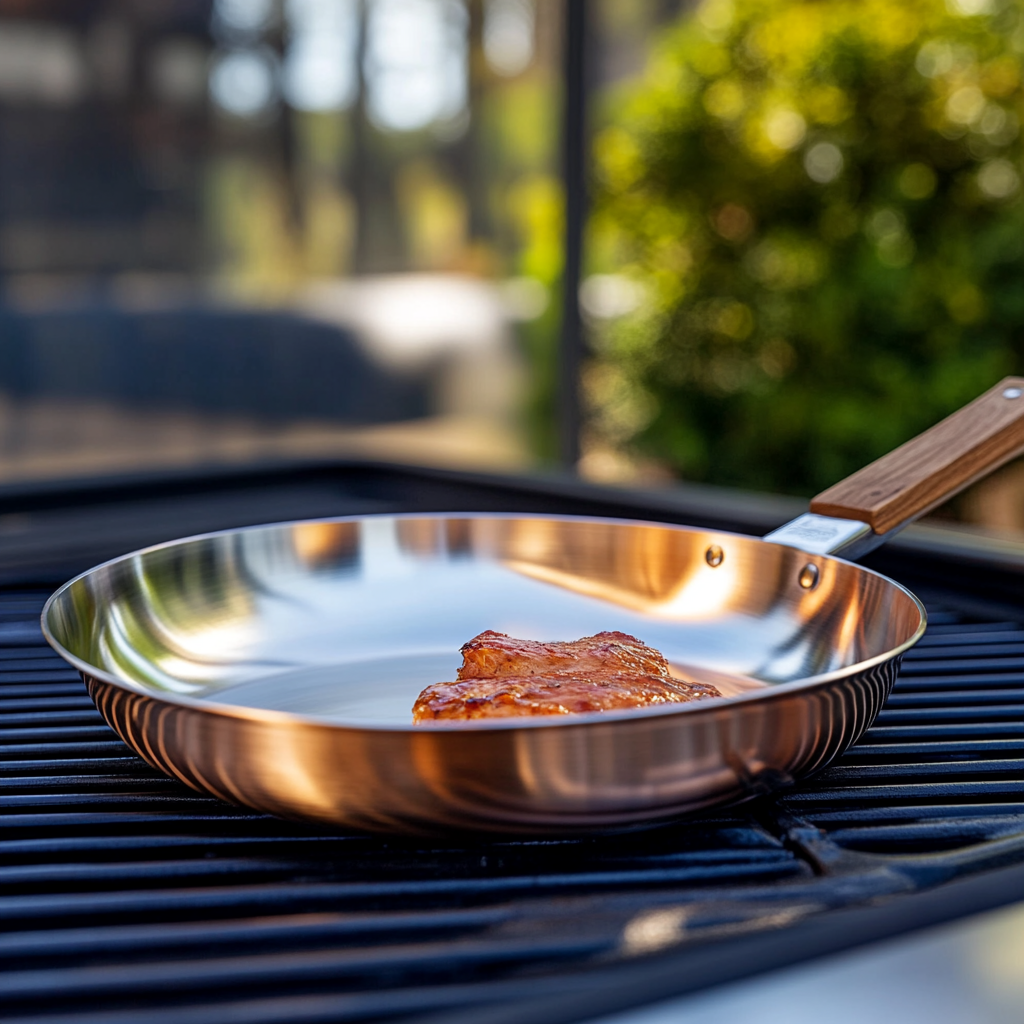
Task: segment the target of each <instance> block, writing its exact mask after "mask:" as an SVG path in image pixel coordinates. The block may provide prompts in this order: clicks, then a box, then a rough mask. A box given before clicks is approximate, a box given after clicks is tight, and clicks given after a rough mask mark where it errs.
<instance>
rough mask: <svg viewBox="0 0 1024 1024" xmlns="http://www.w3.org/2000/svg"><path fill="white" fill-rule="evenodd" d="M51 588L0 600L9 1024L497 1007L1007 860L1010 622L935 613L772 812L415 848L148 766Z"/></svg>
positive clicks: (1023, 646) (1023, 742)
mask: <svg viewBox="0 0 1024 1024" xmlns="http://www.w3.org/2000/svg"><path fill="white" fill-rule="evenodd" d="M45 596H46V595H45V594H44V593H43V592H41V591H27V590H26V591H17V590H8V591H6V592H2V593H0V742H2V744H3V758H2V762H0V792H2V793H3V803H4V814H3V816H2V817H0V838H2V846H0V913H2V915H3V918H4V924H5V933H4V934H2V935H0V964H2V965H3V973H2V974H0V1006H2V1007H3V1015H4V1017H5V1019H7V1020H9V1021H12V1022H13V1021H19V1020H23V1019H24V1020H32V1021H35V1022H36V1024H39V1022H42V1021H52V1022H55V1021H67V1022H69V1024H70V1022H74V1024H86V1022H89V1021H93V1020H95V1021H103V1022H104V1024H107V1022H118V1021H125V1022H128V1021H132V1022H141V1024H157V1022H160V1024H165V1022H166V1024H172V1022H178V1021H182V1022H184V1021H188V1022H189V1024H203V1022H206V1021H209V1022H211V1024H213V1022H217V1024H221V1022H225V1021H232V1020H239V1021H246V1022H249V1021H260V1022H267V1024H270V1022H277V1021H280V1022H289V1024H291V1022H299V1021H329V1020H330V1021H333V1020H365V1019H386V1018H397V1017H407V1016H410V1015H414V1014H422V1013H424V1012H427V1011H432V1012H454V1011H456V1010H458V1009H459V1008H460V1007H461V1008H463V1009H466V1010H467V1012H470V1013H472V1012H473V1009H472V1008H474V1007H475V1008H480V1007H482V1006H484V1005H488V1004H489V1005H491V1006H492V1007H494V1006H496V1005H497V1004H501V1005H502V1006H503V1007H504V1008H505V1010H506V1011H507V1010H508V1008H509V1006H514V1005H515V1003H516V1001H517V1000H520V999H528V998H531V999H536V998H537V997H539V996H543V995H544V993H545V992H549V993H558V994H560V995H564V994H565V993H567V992H570V993H571V992H572V991H574V990H579V991H584V990H586V989H587V988H589V987H591V986H592V985H593V979H594V977H595V976H596V975H598V974H607V972H609V971H614V970H615V969H616V968H617V966H618V965H620V964H623V963H626V962H636V960H637V958H638V957H641V956H642V955H644V954H656V953H659V952H662V953H663V952H664V951H665V950H667V949H674V950H676V951H678V950H679V949H680V948H683V949H685V948H687V947H688V944H699V943H702V942H705V941H708V940H723V941H724V940H730V939H731V938H733V937H735V936H751V935H757V934H758V933H760V932H762V931H766V930H772V931H777V930H778V929H780V928H785V927H786V926H788V925H789V924H791V923H793V922H796V921H799V920H803V919H807V918H809V917H813V916H814V915H820V914H821V913H822V912H823V911H826V910H828V909H829V908H842V907H850V906H854V905H860V904H864V903H866V902H868V901H873V900H877V899H878V898H879V897H883V896H888V895H894V894H898V893H903V892H913V891H915V890H919V889H923V888H929V887H934V886H937V885H940V884H942V883H945V882H947V881H949V880H951V879H953V878H956V877H957V876H962V875H969V874H972V873H974V872H977V871H980V870H983V869H986V868H991V867H996V866H1000V865H1003V864H1009V863H1018V862H1024V625H1022V623H1019V622H995V621H988V622H987V621H976V620H974V621H970V620H968V619H966V618H964V617H961V616H958V615H956V614H954V613H953V612H950V611H947V610H944V609H943V608H942V607H933V608H932V609H931V626H930V628H929V631H928V634H927V635H926V637H925V638H924V640H923V641H922V643H921V644H920V645H919V647H918V648H916V649H915V650H914V651H912V652H910V654H908V656H907V658H906V660H905V662H904V666H903V671H902V673H901V675H900V677H899V679H898V681H897V684H896V688H895V690H894V693H893V696H892V698H891V699H890V701H889V702H888V704H887V705H886V708H885V710H883V712H882V713H881V715H880V717H879V720H878V722H877V724H876V725H875V727H874V728H873V729H871V730H870V731H869V733H868V734H867V735H866V737H865V738H864V740H863V741H862V743H861V744H860V745H859V746H857V747H856V748H855V749H854V750H852V751H851V752H850V753H848V754H847V755H846V756H845V757H844V758H843V759H842V761H841V762H840V763H838V764H837V765H836V766H834V767H833V768H830V769H828V770H827V771H825V772H823V773H821V774H820V775H818V776H817V777H816V778H815V779H813V780H811V781H809V782H807V783H805V784H804V785H802V786H801V787H799V788H798V789H796V790H793V791H790V792H789V793H787V794H786V795H785V796H783V797H782V798H780V799H777V800H763V801H760V802H758V803H756V804H752V805H747V806H746V807H744V808H741V809H737V810H735V811H731V812H727V813H724V814H719V815H713V816H708V817H704V818H701V819H699V820H696V821H689V822H682V823H676V824H673V825H669V826H664V827H661V828H658V829H653V830H649V831H644V832H636V833H630V834H625V835H618V836H599V837H592V838H585V839H574V840H564V841H563V840H549V839H545V840H542V841H535V842H534V841H530V842H525V841H522V840H507V841H505V840H453V841H452V842H450V843H436V842H434V843H425V842H423V841H406V840H393V839H388V840H385V839H380V838H375V837H368V836H364V835H358V834H337V833H328V832H325V831H323V830H320V829H317V828H312V827H304V826H301V825H295V824H290V823H286V822H281V821H278V820H276V819H273V818H269V817H265V816H262V815H258V814H254V813H251V812H248V811H246V810H242V809H237V808H233V807H230V806H228V805H226V804H222V803H220V802H218V801H216V800H213V799H208V798H205V797H201V796H199V795H197V794H194V793H193V792H191V791H190V790H188V789H186V788H185V787H184V786H182V785H180V784H178V783H176V782H172V781H170V780H168V779H166V778H164V777H163V776H162V775H159V774H158V773H156V772H154V771H153V770H152V769H150V768H149V767H148V766H146V765H145V764H144V763H143V762H142V761H140V760H139V759H138V758H136V757H135V756H134V755H132V754H131V753H130V752H129V751H128V749H127V748H126V747H124V745H123V744H121V742H120V741H119V740H117V739H116V738H114V737H113V734H112V733H111V732H110V730H109V729H108V728H107V726H106V725H105V724H104V723H103V722H102V720H101V718H100V717H99V714H98V713H97V712H96V710H95V709H94V707H93V705H92V703H91V701H90V700H89V699H88V697H87V696H85V694H84V691H83V687H82V684H81V682H80V681H79V679H78V677H77V675H76V674H75V673H74V672H73V671H71V670H70V669H69V668H67V667H66V666H65V665H64V663H63V662H61V661H60V660H59V659H58V658H57V657H56V656H55V655H53V654H52V653H51V652H50V651H49V648H47V647H46V646H45V645H44V643H43V640H42V637H41V636H40V634H39V632H38V627H37V626H36V621H37V619H38V614H39V611H40V609H41V606H42V603H43V600H44V598H45ZM1022 621H1024V620H1022ZM566 1019H569V1018H566Z"/></svg>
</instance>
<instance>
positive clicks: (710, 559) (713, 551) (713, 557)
mask: <svg viewBox="0 0 1024 1024" xmlns="http://www.w3.org/2000/svg"><path fill="white" fill-rule="evenodd" d="M724 560H725V552H724V551H723V550H722V549H721V548H720V547H719V546H718V545H717V544H712V545H711V547H709V548H708V549H707V551H705V552H704V561H705V562H707V563H708V565H710V566H711V568H712V569H714V568H717V567H718V566H719V565H721V564H722V562H723V561H724Z"/></svg>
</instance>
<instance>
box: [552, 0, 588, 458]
mask: <svg viewBox="0 0 1024 1024" xmlns="http://www.w3.org/2000/svg"><path fill="white" fill-rule="evenodd" d="M564 3H565V23H564V29H563V32H564V39H563V45H564V55H563V65H562V75H563V86H562V87H563V93H564V96H563V101H564V108H563V117H562V183H563V186H564V191H565V268H564V270H563V273H562V332H561V338H560V348H559V360H558V411H559V424H558V426H559V449H560V455H561V461H562V466H563V467H564V468H565V469H568V470H570V471H573V472H574V471H575V469H576V464H577V463H578V462H579V458H580V425H581V404H580V369H581V366H582V363H583V324H582V322H581V320H580V301H579V288H580V272H581V264H582V257H583V220H584V216H585V214H586V166H585V146H586V66H585V61H586V37H587V6H586V0H564Z"/></svg>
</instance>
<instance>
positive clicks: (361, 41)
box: [350, 0, 373, 274]
mask: <svg viewBox="0 0 1024 1024" xmlns="http://www.w3.org/2000/svg"><path fill="white" fill-rule="evenodd" d="M367 3H368V0H361V2H359V0H357V3H356V33H357V35H356V53H355V58H356V89H357V92H356V98H355V102H354V103H353V104H352V113H351V118H352V120H351V122H350V123H351V125H352V156H351V170H350V174H351V178H352V198H353V199H354V201H355V207H356V231H355V235H356V237H355V244H354V245H353V247H352V248H353V252H352V270H353V271H354V272H355V273H356V274H361V273H366V272H367V271H368V270H369V269H370V208H371V205H372V202H373V199H372V195H371V185H370V153H369V145H370V126H369V125H368V124H367V123H366V122H367V114H366V32H367V24H366V23H367V21H368V20H369V11H368V10H367Z"/></svg>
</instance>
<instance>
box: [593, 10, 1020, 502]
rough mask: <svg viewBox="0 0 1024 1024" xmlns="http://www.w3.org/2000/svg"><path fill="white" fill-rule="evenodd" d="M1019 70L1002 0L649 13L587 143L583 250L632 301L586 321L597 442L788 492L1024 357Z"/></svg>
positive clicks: (1013, 27)
mask: <svg viewBox="0 0 1024 1024" xmlns="http://www.w3.org/2000/svg"><path fill="white" fill-rule="evenodd" d="M1022 65H1024V4H1022V2H1021V0H949V2H947V0H900V2H899V3H893V2H892V0H733V2H730V0H706V2H705V3H703V4H702V5H700V6H699V7H697V8H696V9H694V10H693V11H692V12H691V13H689V14H687V15H685V16H684V17H683V18H682V20H681V21H679V23H678V24H676V25H675V26H673V27H671V28H670V29H669V30H668V31H667V32H665V33H663V34H662V36H661V37H660V38H659V40H658V41H657V44H656V46H655V48H654V49H653V51H652V53H651V56H650V59H649V62H648V65H647V68H646V71H645V73H644V74H643V76H642V78H641V79H640V80H638V81H636V82H634V83H632V84H631V85H629V86H628V87H627V88H626V89H625V90H623V91H621V92H620V93H619V94H618V95H617V96H616V97H614V99H613V101H612V102H611V104H610V106H609V109H608V111H607V115H608V116H607V117H606V118H605V120H604V124H605V127H604V128H602V129H601V130H600V131H599V132H598V134H597V136H596V139H595V157H596V167H597V171H596V183H595V197H594V203H595V205H594V211H593V217H592V221H591V228H590V231H591V237H590V248H591V254H592V267H591V269H592V270H594V271H604V272H607V271H611V270H614V271H615V272H616V273H617V274H620V275H624V276H625V277H626V278H627V279H629V280H631V281H633V282H635V283H636V285H637V291H638V293H639V294H640V295H641V296H642V301H640V302H639V303H638V304H637V309H636V310H635V311H634V312H632V313H628V314H626V315H622V316H619V317H618V318H616V319H610V320H605V321H602V322H599V323H598V324H596V325H595V329H594V332H593V335H594V345H595V349H596V351H595V357H594V360H593V364H592V366H591V367H590V369H589V371H588V373H587V376H586V379H585V385H586V390H587V394H588V398H589V401H590V405H591V415H592V430H593V431H594V435H595V436H596V438H597V439H598V441H599V443H601V444H606V445H610V446H611V447H612V448H613V449H615V448H617V449H620V450H626V451H632V452H634V453H641V454H645V455H647V456H653V457H654V458H656V459H658V460H661V461H662V462H664V463H666V464H668V465H669V466H671V468H672V469H673V470H674V471H676V472H678V473H679V474H680V475H681V476H683V477H684V478H687V479H698V480H708V481H713V482H717V483H723V484H731V485H741V486H748V487H754V488H760V489H770V490H777V491H787V492H791V493H810V492H813V491H815V490H817V489H820V488H822V487H823V486H826V485H828V484H830V483H832V482H834V481H835V480H837V479H839V478H841V477H842V476H843V475H845V474H846V473H848V472H851V471H852V470H854V469H856V468H858V467H859V466H861V465H863V464H864V463H866V462H867V461H869V460H870V459H872V458H874V457H877V456H878V455H880V454H882V453H884V452H885V451H886V450H888V449H890V448H892V447H893V446H895V445H897V444H899V443H901V442H902V441H904V440H906V439H907V438H909V437H911V436H912V435H913V434H915V433H916V432H918V431H920V430H922V429H924V428H926V427H927V426H929V425H930V424H932V423H934V422H935V421H936V420H938V419H939V418H940V417H942V416H943V415H945V414H946V413H948V412H950V411H952V410H953V409H955V408H956V407H957V406H959V405H960V404H962V403H964V402H966V401H968V400H970V399H971V398H973V397H975V396H976V395H977V394H979V393H980V392H981V391H983V390H984V389H986V388H987V387H989V386H991V385H992V384H993V383H994V382H995V381H996V380H997V379H998V378H999V377H1000V376H1001V375H1003V374H1006V373H1009V372H1013V371H1015V370H1021V369H1024V202H1022V199H1021V170H1022V165H1021V158H1022V144H1021V137H1020V132H1019V124H1020V121H1021V120H1022V119H1024V88H1022ZM627 283H628V282H627ZM619 285H620V290H621V281H620V282H619Z"/></svg>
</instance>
